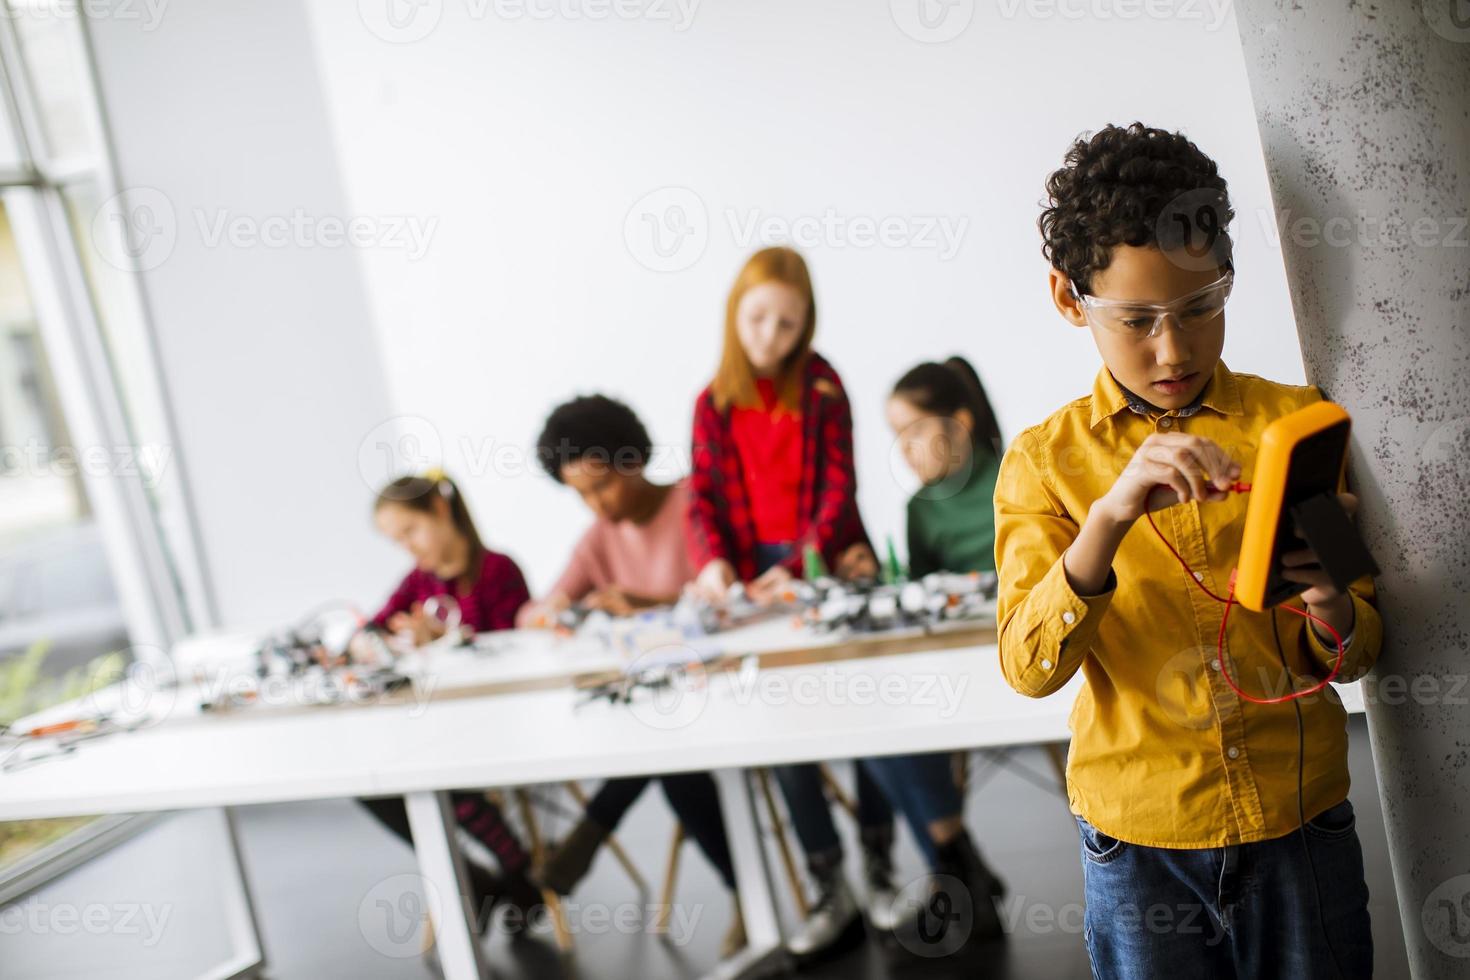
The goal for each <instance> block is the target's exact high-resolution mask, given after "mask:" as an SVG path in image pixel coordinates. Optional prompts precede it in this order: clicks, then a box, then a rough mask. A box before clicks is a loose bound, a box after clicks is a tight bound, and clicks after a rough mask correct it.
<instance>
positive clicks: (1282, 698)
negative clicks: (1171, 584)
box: [1143, 483, 1344, 704]
mask: <svg viewBox="0 0 1470 980" xmlns="http://www.w3.org/2000/svg"><path fill="white" fill-rule="evenodd" d="M1161 485H1162V484H1161ZM1250 488H1251V485H1250V484H1249V483H1232V484H1231V485H1230V486H1229V487H1227V488H1226V489H1227V490H1229V491H1230V492H1231V493H1247V492H1249V491H1250ZM1143 516H1144V517H1147V518H1148V526H1149V527H1151V528H1153V529H1154V534H1156V535H1158V538H1159V540H1160V541H1162V542H1163V543H1164V547H1165V548H1168V549H1169V553H1170V554H1171V555H1173V556H1174V557H1175V559H1176V560H1178V562H1179V564H1180V566H1181V567H1183V569H1184V571H1185V572H1187V573H1188V574H1189V577H1190V579H1191V580H1192V581H1193V582H1194V584H1195V585H1197V586H1199V589H1200V591H1201V592H1203V593H1204V594H1205V595H1207V596H1209V597H1210V598H1211V599H1214V600H1215V601H1216V602H1222V603H1224V604H1225V612H1224V613H1223V614H1222V615H1221V616H1220V636H1219V639H1218V641H1217V645H1216V648H1215V655H1216V656H1217V657H1219V658H1220V673H1221V674H1223V675H1224V676H1225V683H1226V684H1229V685H1230V689H1231V690H1232V691H1234V692H1235V693H1236V694H1237V695H1238V696H1240V697H1241V698H1243V699H1245V700H1246V701H1250V702H1252V703H1254V704H1284V703H1286V702H1287V701H1291V700H1294V699H1296V698H1304V697H1306V696H1307V695H1309V694H1316V693H1317V692H1318V691H1320V690H1322V689H1323V688H1324V687H1326V686H1327V685H1328V684H1331V683H1332V679H1333V678H1334V677H1336V676H1337V672H1338V671H1339V670H1340V669H1341V668H1342V658H1343V652H1344V651H1343V646H1342V636H1341V635H1340V634H1339V633H1338V632H1337V630H1335V629H1333V628H1332V626H1331V625H1330V624H1328V623H1327V622H1325V621H1323V620H1322V619H1321V618H1319V617H1317V616H1313V615H1312V614H1311V613H1310V612H1308V611H1307V610H1306V609H1298V608H1297V607H1295V606H1283V607H1282V608H1284V609H1285V610H1286V611H1287V612H1291V613H1295V614H1296V615H1298V616H1301V617H1302V618H1303V619H1306V620H1307V621H1308V622H1311V623H1316V624H1318V625H1319V626H1321V627H1322V628H1323V629H1325V630H1327V632H1329V633H1331V634H1332V638H1333V640H1335V641H1336V642H1337V659H1336V660H1335V661H1333V664H1332V671H1331V672H1330V673H1329V674H1328V675H1327V676H1326V677H1324V678H1323V679H1322V680H1320V681H1318V682H1317V683H1316V684H1314V685H1312V686H1311V687H1309V688H1306V689H1304V690H1300V691H1292V692H1291V693H1290V694H1282V695H1278V696H1277V697H1274V698H1262V697H1257V696H1256V695H1254V694H1248V693H1246V692H1245V691H1242V690H1241V689H1240V686H1239V685H1238V684H1236V683H1235V678H1234V677H1232V676H1230V658H1229V657H1228V656H1226V654H1225V624H1226V623H1227V622H1229V620H1230V607H1231V606H1236V605H1239V603H1237V602H1236V601H1235V571H1234V570H1232V571H1231V572H1230V592H1229V594H1228V595H1226V596H1224V597H1221V596H1217V595H1215V593H1213V592H1211V591H1210V590H1209V589H1208V588H1207V587H1206V586H1205V577H1204V576H1203V575H1200V574H1198V573H1196V572H1195V571H1194V569H1192V568H1190V567H1189V562H1187V561H1185V560H1184V556H1183V555H1181V554H1180V553H1179V552H1178V551H1177V550H1176V549H1175V548H1174V546H1173V545H1172V544H1170V543H1169V539H1168V538H1166V537H1164V532H1162V531H1160V530H1159V526H1158V525H1157V524H1155V523H1154V515H1153V514H1152V513H1151V512H1149V511H1147V510H1145V511H1144V512H1143ZM1307 628H1308V629H1311V627H1310V626H1309V627H1307ZM1287 676H1288V677H1290V676H1292V675H1291V672H1290V670H1288V671H1287Z"/></svg>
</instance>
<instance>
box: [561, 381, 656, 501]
mask: <svg viewBox="0 0 1470 980" xmlns="http://www.w3.org/2000/svg"><path fill="white" fill-rule="evenodd" d="M652 455H653V440H651V439H650V438H649V437H648V430H647V429H645V428H644V427H643V423H642V422H640V421H639V420H638V416H637V415H636V414H634V412H633V410H632V409H631V408H629V407H628V406H627V405H624V404H623V403H622V402H620V401H618V400H616V399H613V398H609V397H607V396H606V395H585V396H583V397H581V398H574V399H572V400H571V401H569V402H567V403H566V404H565V405H558V406H557V407H556V408H555V409H554V410H553V411H552V413H551V415H550V416H548V417H547V419H546V426H545V428H543V429H542V430H541V435H540V437H539V438H538V439H537V440H536V459H537V461H538V462H540V463H541V467H542V469H544V470H546V472H547V474H548V475H549V476H550V477H551V478H552V479H553V480H555V481H556V482H557V483H562V482H563V480H562V476H561V468H562V467H563V466H565V465H566V464H568V463H571V462H575V461H576V460H579V459H587V458H591V459H598V460H601V461H602V462H604V463H606V464H608V465H609V466H611V467H613V468H614V469H616V470H618V471H619V472H627V471H629V470H632V469H641V468H642V467H643V466H645V465H647V463H648V459H649V457H650V456H652Z"/></svg>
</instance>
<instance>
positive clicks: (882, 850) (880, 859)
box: [863, 828, 899, 932]
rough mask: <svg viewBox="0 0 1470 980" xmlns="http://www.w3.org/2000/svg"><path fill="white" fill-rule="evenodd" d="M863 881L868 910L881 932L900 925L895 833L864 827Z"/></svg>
mask: <svg viewBox="0 0 1470 980" xmlns="http://www.w3.org/2000/svg"><path fill="white" fill-rule="evenodd" d="M863 884H864V885H866V886H867V905H866V906H865V907H864V912H865V913H866V914H867V917H868V924H869V925H870V926H872V927H873V928H874V929H876V930H878V931H879V932H892V931H893V930H894V929H895V928H897V927H898V922H899V909H898V889H897V888H895V887H894V884H893V834H892V833H891V832H889V831H887V830H886V829H885V831H884V832H882V833H878V832H876V831H871V830H869V829H867V828H864V830H863Z"/></svg>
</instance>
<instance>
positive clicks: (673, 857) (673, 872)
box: [653, 823, 688, 935]
mask: <svg viewBox="0 0 1470 980" xmlns="http://www.w3.org/2000/svg"><path fill="white" fill-rule="evenodd" d="M687 836H688V835H687V834H685V832H684V825H683V824H682V823H675V824H674V836H673V839H672V840H671V841H670V842H669V860H668V863H667V864H665V865H664V888H663V893H662V894H660V895H659V897H658V917H657V918H655V919H654V920H653V931H654V932H656V933H658V934H659V935H663V933H664V932H666V931H667V930H668V928H669V915H670V913H671V912H672V911H673V908H674V886H675V885H676V884H678V881H679V854H680V853H681V851H682V848H683V845H684V841H685V839H686V837H687Z"/></svg>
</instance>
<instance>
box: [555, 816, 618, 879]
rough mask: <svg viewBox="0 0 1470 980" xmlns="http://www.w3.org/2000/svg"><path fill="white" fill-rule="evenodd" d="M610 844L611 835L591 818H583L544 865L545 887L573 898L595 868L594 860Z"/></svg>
mask: <svg viewBox="0 0 1470 980" xmlns="http://www.w3.org/2000/svg"><path fill="white" fill-rule="evenodd" d="M606 840H607V831H605V830H603V829H602V828H601V827H600V826H598V825H597V822H596V821H594V820H592V819H591V818H590V817H583V818H582V821H581V822H580V823H578V824H577V826H575V827H573V828H572V832H571V833H570V834H568V835H567V839H566V840H564V841H562V843H561V846H560V847H558V848H557V849H556V850H555V851H554V852H553V853H552V855H551V856H550V857H548V858H547V859H546V862H545V863H544V864H542V865H541V874H540V879H541V883H542V884H543V885H545V886H546V887H547V888H550V889H551V890H552V891H554V892H556V893H557V894H558V895H570V894H571V893H572V891H573V890H574V889H575V888H576V887H577V883H578V882H579V881H581V880H582V879H583V878H584V877H586V875H587V871H588V870H589V869H590V868H591V867H592V859H593V858H595V857H597V851H598V849H599V848H600V847H602V844H603V842H604V841H606Z"/></svg>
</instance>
